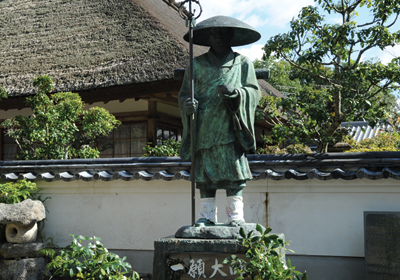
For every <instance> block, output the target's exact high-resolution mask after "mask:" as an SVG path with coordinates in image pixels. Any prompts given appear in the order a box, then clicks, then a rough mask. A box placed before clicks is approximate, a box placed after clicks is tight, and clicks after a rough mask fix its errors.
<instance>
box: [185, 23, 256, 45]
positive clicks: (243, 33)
mask: <svg viewBox="0 0 400 280" xmlns="http://www.w3.org/2000/svg"><path fill="white" fill-rule="evenodd" d="M216 27H231V28H233V29H234V34H233V38H232V40H231V41H230V46H231V47H237V46H243V45H248V44H251V43H254V42H256V41H258V40H259V39H260V38H261V35H260V33H258V32H257V31H256V30H255V29H254V28H253V27H251V26H250V25H248V24H247V23H244V22H243V21H240V20H237V19H235V18H232V17H226V16H215V17H212V18H209V19H206V20H203V21H202V22H200V23H198V24H197V25H196V27H194V28H193V43H194V44H196V45H201V46H210V41H209V39H208V32H209V30H210V29H211V28H216ZM183 38H184V39H185V40H186V41H188V42H189V32H187V33H186V34H185V36H183Z"/></svg>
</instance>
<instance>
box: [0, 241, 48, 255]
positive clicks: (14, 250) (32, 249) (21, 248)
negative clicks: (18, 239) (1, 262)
mask: <svg viewBox="0 0 400 280" xmlns="http://www.w3.org/2000/svg"><path fill="white" fill-rule="evenodd" d="M45 247H46V246H45V245H44V243H27V244H11V243H4V244H1V245H0V256H2V257H3V258H4V259H18V258H37V257H43V256H42V255H38V254H37V252H38V251H39V250H41V249H43V248H45Z"/></svg>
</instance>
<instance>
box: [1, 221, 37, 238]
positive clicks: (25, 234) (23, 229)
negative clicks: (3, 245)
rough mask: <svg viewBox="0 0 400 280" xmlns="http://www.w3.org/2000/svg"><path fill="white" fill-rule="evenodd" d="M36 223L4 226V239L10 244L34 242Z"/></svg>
mask: <svg viewBox="0 0 400 280" xmlns="http://www.w3.org/2000/svg"><path fill="white" fill-rule="evenodd" d="M37 232H38V227H37V223H33V224H32V225H28V226H24V225H23V224H20V223H15V224H7V225H6V239H7V242H10V243H31V242H35V241H36V237H37Z"/></svg>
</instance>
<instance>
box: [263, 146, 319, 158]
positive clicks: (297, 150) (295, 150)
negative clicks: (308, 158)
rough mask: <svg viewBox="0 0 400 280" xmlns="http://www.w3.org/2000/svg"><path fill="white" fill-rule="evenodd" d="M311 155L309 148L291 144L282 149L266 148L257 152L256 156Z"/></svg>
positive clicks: (276, 147) (275, 147)
mask: <svg viewBox="0 0 400 280" xmlns="http://www.w3.org/2000/svg"><path fill="white" fill-rule="evenodd" d="M310 153H312V151H311V149H310V147H308V146H307V145H305V144H292V145H289V146H287V147H286V148H284V149H280V148H279V147H278V146H266V147H265V148H260V149H258V150H257V154H267V155H268V154H275V155H276V154H310Z"/></svg>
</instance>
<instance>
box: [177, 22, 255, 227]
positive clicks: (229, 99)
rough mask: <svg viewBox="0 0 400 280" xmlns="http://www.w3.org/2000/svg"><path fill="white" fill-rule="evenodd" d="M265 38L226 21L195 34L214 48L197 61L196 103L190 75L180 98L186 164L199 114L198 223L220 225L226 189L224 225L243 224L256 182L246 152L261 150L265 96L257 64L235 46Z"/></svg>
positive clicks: (195, 39)
mask: <svg viewBox="0 0 400 280" xmlns="http://www.w3.org/2000/svg"><path fill="white" fill-rule="evenodd" d="M260 37H261V36H260V34H259V33H258V32H257V31H255V30H254V29H253V28H252V27H250V26H249V25H247V24H245V23H243V22H241V21H239V20H236V19H234V18H231V17H224V16H217V17H213V18H210V19H207V20H205V21H203V22H201V23H199V24H198V25H197V26H196V27H195V28H194V30H193V42H194V44H198V45H203V46H210V49H209V51H208V52H207V53H205V54H203V55H201V56H199V57H196V58H195V59H194V60H193V69H194V97H195V100H194V101H193V102H192V101H191V99H190V86H189V84H190V81H189V71H188V70H187V71H186V72H185V77H184V80H183V84H182V88H181V91H180V93H179V106H180V110H181V115H182V122H183V138H182V144H181V151H180V156H181V158H182V159H183V160H190V156H191V153H190V148H191V147H190V145H191V144H190V127H189V126H190V125H189V116H191V115H192V114H193V113H194V114H195V123H196V125H195V129H196V131H195V145H194V147H195V163H196V164H195V169H196V170H195V174H194V176H195V181H196V188H198V189H199V190H200V196H201V200H200V203H201V209H200V213H199V218H200V219H199V220H198V221H197V222H196V224H200V223H204V224H205V225H213V224H216V223H217V209H216V206H215V194H216V191H217V189H225V190H226V195H227V206H226V215H227V220H226V221H225V224H230V225H232V226H237V225H241V224H243V223H244V217H243V197H242V189H243V188H244V187H245V186H246V181H247V180H251V179H252V175H251V171H250V168H249V165H248V161H247V158H246V153H248V152H253V151H254V150H255V148H256V143H255V135H254V114H255V109H256V106H257V105H258V102H259V99H260V97H261V94H260V90H259V88H258V83H257V79H256V75H255V72H254V68H253V63H252V62H251V61H250V59H249V58H247V57H245V56H243V55H240V54H238V53H236V52H233V51H232V49H231V47H232V46H240V45H245V44H249V43H253V42H255V41H257V40H258V39H259V38H260ZM184 38H185V39H186V40H187V38H188V34H186V35H185V37H184ZM192 176H193V175H192Z"/></svg>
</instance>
